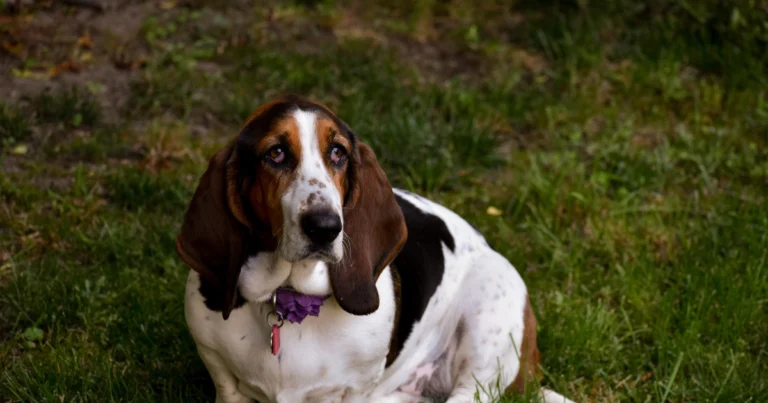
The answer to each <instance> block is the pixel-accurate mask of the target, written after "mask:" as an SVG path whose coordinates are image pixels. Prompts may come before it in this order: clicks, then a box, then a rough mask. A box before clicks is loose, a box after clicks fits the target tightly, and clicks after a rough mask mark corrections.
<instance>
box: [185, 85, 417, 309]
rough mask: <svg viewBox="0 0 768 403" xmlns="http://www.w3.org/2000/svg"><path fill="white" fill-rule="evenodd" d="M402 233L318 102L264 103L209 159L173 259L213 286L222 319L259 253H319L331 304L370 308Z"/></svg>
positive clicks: (370, 160)
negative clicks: (244, 267) (219, 297)
mask: <svg viewBox="0 0 768 403" xmlns="http://www.w3.org/2000/svg"><path fill="white" fill-rule="evenodd" d="M406 236H407V233H406V227H405V221H404V219H403V215H402V212H401V211H400V208H399V207H398V205H397V203H396V201H395V197H394V194H393V192H392V188H391V186H390V184H389V182H388V180H387V177H386V175H385V174H384V172H383V171H382V169H381V168H380V167H379V165H378V163H377V161H376V156H375V155H374V153H373V151H372V150H371V149H370V147H368V146H367V145H365V144H363V143H361V142H360V141H359V140H358V139H357V138H356V136H355V134H354V133H353V132H352V130H350V128H349V127H348V126H347V125H346V124H345V123H344V122H342V121H341V120H340V119H339V118H337V117H336V116H335V115H334V114H333V113H332V112H331V111H330V110H329V109H328V108H326V107H324V106H322V105H320V104H317V103H314V102H310V101H307V100H305V99H302V98H299V97H294V96H289V97H284V98H279V99H276V100H273V101H271V102H268V103H266V104H264V105H262V106H261V107H259V108H258V109H257V110H256V111H255V112H254V113H253V114H251V116H250V117H249V119H248V121H247V123H246V124H245V126H244V127H243V128H242V130H241V131H240V133H239V134H238V135H237V136H236V137H235V138H234V139H232V141H230V143H229V144H228V145H227V146H226V147H225V148H224V149H222V150H220V151H219V152H217V153H216V154H215V155H214V156H213V158H211V161H210V164H209V166H208V170H207V171H206V172H205V174H203V176H202V178H201V179H200V183H199V185H198V188H197V190H196V191H195V195H194V197H193V199H192V202H191V203H190V206H189V209H188V210H187V213H186V216H185V218H184V223H183V225H182V228H181V233H180V234H179V237H178V239H177V241H176V250H177V251H178V253H179V255H180V256H181V258H182V260H183V261H184V262H185V263H187V264H188V265H189V266H190V267H191V268H192V269H193V270H195V271H197V272H198V273H200V274H201V275H202V276H203V277H205V278H206V279H207V280H208V281H210V282H212V283H213V284H214V286H216V287H218V288H220V289H221V290H222V291H223V292H222V294H223V297H224V301H222V302H223V307H224V309H223V312H222V313H223V316H224V318H225V319H226V318H227V317H228V316H229V313H230V312H231V310H232V308H233V306H234V303H235V298H236V287H237V281H238V278H239V275H240V269H241V267H242V265H243V264H244V263H245V261H246V259H248V258H249V257H252V256H254V255H255V254H257V253H259V252H260V251H270V252H275V253H276V254H278V255H279V256H280V257H281V258H282V259H284V260H287V261H289V262H299V261H302V260H308V259H309V260H322V261H324V262H326V263H328V264H329V270H328V275H329V276H330V284H331V286H332V289H333V294H334V296H335V298H336V300H337V301H338V303H339V305H340V306H341V307H342V308H343V309H344V310H346V311H347V312H350V313H352V314H357V315H364V314H368V313H371V312H373V311H375V310H376V309H377V308H378V304H379V299H378V293H377V291H376V286H375V282H376V279H377V277H378V275H379V273H381V271H382V270H383V269H384V267H386V266H387V265H388V264H389V263H390V262H391V261H392V260H393V259H394V258H395V256H396V255H397V253H398V252H399V250H400V248H401V247H402V245H403V244H404V242H405V239H406Z"/></svg>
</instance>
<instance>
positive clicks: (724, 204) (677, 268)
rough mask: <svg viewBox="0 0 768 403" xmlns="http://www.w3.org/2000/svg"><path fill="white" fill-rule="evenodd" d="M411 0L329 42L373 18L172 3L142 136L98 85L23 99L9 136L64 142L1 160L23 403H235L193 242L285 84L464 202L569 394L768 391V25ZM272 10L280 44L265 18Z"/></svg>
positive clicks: (150, 39) (2, 270)
mask: <svg viewBox="0 0 768 403" xmlns="http://www.w3.org/2000/svg"><path fill="white" fill-rule="evenodd" d="M400 3H403V4H400ZM400 3H398V4H399V5H397V6H392V5H391V4H390V3H384V2H381V3H379V4H378V6H376V7H374V6H372V7H369V8H365V9H361V8H360V7H357V8H354V7H353V8H352V9H355V10H357V11H355V12H356V13H358V14H355V16H356V18H358V19H359V21H358V24H360V25H359V26H363V27H366V28H367V29H370V30H375V32H377V33H378V35H380V36H381V37H384V38H387V40H385V41H382V40H381V39H376V38H374V39H371V38H368V39H366V38H365V37H364V38H362V39H361V38H358V37H348V36H345V35H337V36H335V37H329V36H327V35H325V34H324V32H325V31H324V30H327V29H339V30H341V29H342V28H343V27H344V26H343V24H342V22H341V21H346V20H345V19H344V18H343V16H344V15H347V14H349V13H351V11H349V9H347V8H345V7H343V6H341V5H336V4H333V3H332V2H320V4H319V5H317V6H316V7H315V8H307V7H304V6H302V5H296V4H293V3H291V4H282V3H281V4H280V5H278V6H276V7H275V8H273V9H272V11H269V12H268V11H265V10H263V9H261V8H257V9H255V10H250V9H249V10H246V11H242V10H241V12H247V13H251V14H250V15H255V16H256V17H257V18H256V19H255V22H252V23H248V25H247V28H248V29H246V30H245V31H242V30H241V31H238V32H237V33H233V31H234V30H235V29H234V28H230V29H229V30H228V29H226V25H227V24H222V23H221V21H222V20H221V19H222V18H224V17H223V16H224V15H227V14H225V12H226V10H227V7H234V6H227V5H223V6H221V8H217V9H206V8H202V9H197V10H193V11H189V10H184V9H182V10H181V11H178V10H177V14H173V12H168V13H166V14H162V13H158V15H157V16H153V17H152V18H153V19H150V20H148V21H146V22H145V24H144V25H143V28H142V31H141V35H142V38H141V40H142V41H144V42H146V43H147V44H148V46H150V49H151V51H152V60H151V62H150V63H149V64H148V66H147V68H146V69H145V70H143V71H141V72H139V73H137V75H138V79H137V80H135V81H134V82H133V84H132V86H131V91H132V92H131V93H130V94H126V98H127V99H128V102H127V103H126V105H125V106H124V109H123V110H122V111H120V113H119V114H118V115H119V116H121V118H119V119H118V120H119V121H117V122H110V123H109V124H107V123H105V122H104V120H103V119H101V116H102V111H101V109H100V108H101V107H100V106H99V105H100V103H99V100H98V98H97V96H95V95H91V94H89V93H88V91H87V90H85V89H83V88H72V89H66V90H64V91H60V92H52V93H42V94H27V95H28V98H27V99H28V101H25V102H24V103H21V104H19V105H6V106H3V107H2V109H0V136H1V137H2V139H3V144H10V143H13V142H19V141H22V140H23V141H28V142H31V143H30V145H31V148H32V149H33V150H34V149H36V147H37V146H38V144H37V143H35V141H38V140H34V139H32V140H30V138H29V133H30V131H31V130H32V129H33V128H36V127H45V128H46V130H53V133H52V134H51V135H50V136H47V137H45V139H46V140H45V143H44V144H39V146H40V147H42V148H43V149H44V151H45V152H42V153H31V154H29V155H26V156H19V155H12V154H11V153H9V151H8V150H4V151H3V153H4V154H2V156H0V159H2V160H0V162H2V165H1V166H3V167H4V169H7V172H4V174H3V175H2V176H0V200H2V204H1V205H0V253H2V255H0V343H1V344H0V401H50V400H64V401H113V400H115V401H117V400H119V401H124V400H125V401H141V402H144V401H210V400H212V398H213V390H212V385H211V383H210V381H209V377H208V375H207V372H206V371H205V369H204V367H203V365H202V363H201V362H200V360H199V358H198V357H197V354H196V352H195V348H194V344H193V342H192V340H191V338H190V337H189V335H188V333H187V331H186V328H185V324H184V319H183V305H182V302H183V293H182V292H183V287H184V283H185V282H184V278H185V275H186V273H187V268H186V267H185V266H184V265H183V264H182V263H181V262H180V260H179V259H178V258H177V256H176V254H175V251H174V247H173V242H174V238H175V235H176V233H177V231H178V228H179V224H180V222H181V218H182V215H183V213H184V209H185V207H186V203H187V201H188V200H189V197H190V196H191V194H192V191H193V190H194V186H195V184H196V182H197V178H198V177H199V175H200V174H201V173H202V171H203V170H204V169H205V161H206V160H207V157H208V156H209V155H211V153H212V152H213V151H214V150H216V149H217V148H218V147H221V146H222V145H223V144H224V143H225V142H226V140H227V139H228V138H229V137H230V136H232V135H233V134H234V133H236V131H237V129H238V127H239V125H240V124H241V123H242V121H243V119H244V118H245V117H246V116H247V115H248V114H249V113H250V112H251V110H252V109H253V108H255V107H256V106H258V105H259V104H260V103H261V102H264V101H266V100H267V99H269V98H271V97H272V96H275V95H277V94H280V93H283V92H287V91H292V92H297V93H300V94H303V95H305V96H308V97H311V98H314V99H316V100H318V101H321V102H323V103H325V104H327V105H328V106H330V107H331V108H332V109H334V110H335V111H337V112H338V114H339V115H340V116H341V117H342V118H343V119H344V120H345V121H346V122H347V123H349V124H350V126H351V127H352V128H353V130H355V131H356V133H357V134H358V135H359V136H360V137H361V138H362V139H363V140H364V141H366V142H368V143H369V144H371V145H372V146H373V147H374V149H375V150H376V152H377V154H378V155H379V158H380V160H381V162H382V163H383V165H384V166H385V169H386V170H387V172H388V173H389V174H390V178H391V180H392V182H393V183H394V184H395V185H396V186H400V187H405V188H408V189H411V190H413V191H416V192H419V193H422V194H425V195H426V196H428V197H430V198H433V199H434V200H437V201H440V202H442V203H444V204H445V205H447V206H448V207H450V208H452V209H454V210H456V211H457V212H458V213H459V214H461V215H462V216H464V217H465V218H466V219H467V220H469V221H470V222H471V223H473V224H474V225H475V226H477V227H478V228H479V229H480V230H481V231H482V232H483V233H484V234H485V235H486V236H487V238H488V239H489V241H490V242H491V244H492V245H494V247H495V248H496V249H497V250H499V251H500V252H501V253H502V254H504V255H505V256H507V257H508V258H509V259H510V261H511V262H512V263H513V264H515V266H516V267H517V269H518V270H519V271H520V272H521V274H522V276H523V278H524V279H525V281H526V283H527V284H528V287H529V291H530V294H531V300H532V302H533V306H534V310H535V312H536V314H537V317H538V320H539V347H540V349H541V352H542V369H543V372H544V374H545V376H544V379H543V383H544V384H545V385H547V386H548V387H550V388H553V389H555V390H557V391H559V392H561V393H563V394H565V395H567V396H569V397H571V398H573V399H575V400H578V401H598V402H602V401H643V402H645V401H697V402H698V401H719V402H745V401H753V402H760V401H768V321H767V320H766V318H768V308H767V307H766V304H767V303H768V248H766V245H768V209H766V207H765V206H766V196H768V135H767V134H766V133H768V98H767V97H766V94H768V71H767V70H766V65H768V64H766V60H765V58H766V57H767V56H766V54H768V52H765V50H766V36H765V33H764V31H762V28H761V27H763V25H762V24H764V23H765V21H766V19H765V18H763V19H759V18H758V19H756V17H754V15H755V14H754V13H748V12H747V11H750V10H751V11H755V10H757V9H754V10H752V9H750V8H749V7H750V6H749V4H747V2H745V3H744V5H738V6H737V7H736V6H735V7H736V8H728V6H726V5H725V4H724V3H721V2H709V3H707V4H709V6H706V5H703V6H681V5H679V4H678V3H677V2H669V1H662V0H657V1H653V2H647V4H646V2H632V1H628V0H621V1H620V0H615V1H610V2H606V5H602V6H598V5H597V2H575V1H565V2H554V1H547V2H529V1H521V2H518V3H517V6H516V7H514V8H512V9H510V8H509V7H505V6H504V5H503V4H500V2H499V4H497V3H495V2H488V3H487V4H483V5H472V4H470V3H466V2H429V1H427V2H419V4H418V5H416V6H412V5H406V3H404V2H400ZM593 3H594V4H593ZM641 3H642V4H641ZM710 3H711V4H710ZM354 4H356V3H353V5H354ZM643 4H646V5H643ZM750 4H751V3H750ZM408 7H415V8H408ZM734 9H738V10H740V11H739V15H741V16H745V17H744V18H743V19H744V21H742V20H740V19H739V17H738V16H737V17H732V15H734V11H733V10H734ZM724 10H725V11H724ZM270 12H271V13H272V14H271V15H272V17H270V18H273V19H274V21H275V24H277V25H279V26H280V27H281V28H280V29H281V30H282V31H281V34H279V35H278V34H275V33H274V31H273V30H272V28H269V26H268V24H264V23H262V22H260V21H262V20H261V19H260V18H261V17H263V15H264V14H266V13H270ZM345 13H346V14H345ZM411 14H414V15H416V17H412V18H411V19H404V18H403V15H411ZM723 15H725V16H727V18H726V17H723ZM409 18H410V17H409ZM734 18H735V20H734ZM168 21H173V23H174V25H173V29H172V30H171V29H169V28H168V26H167V24H166V23H167V22H168ZM224 21H226V19H225V20H224ZM510 21H517V22H516V23H514V24H513V23H512V22H510ZM731 21H736V22H731ZM368 22H371V23H370V24H369V23H368ZM374 22H375V23H374ZM329 27H330V28H329ZM370 27H373V28H370ZM430 27H431V28H430ZM473 27H474V28H473ZM161 28H162V29H161ZM246 31H247V32H248V34H247V36H246V38H245V40H238V41H235V40H234V39H233V38H236V37H238V36H237V35H240V32H246ZM340 32H341V31H340ZM412 37H415V38H419V39H420V40H428V41H432V43H433V44H438V45H437V46H446V47H451V48H454V49H459V50H460V52H458V55H459V56H456V57H459V58H460V57H462V56H461V55H462V54H468V55H473V56H472V57H476V58H478V59H480V60H481V62H480V65H479V67H476V68H473V69H469V70H468V71H465V72H464V73H465V74H462V75H460V76H461V78H456V77H453V76H450V75H449V76H446V75H445V73H444V72H440V71H438V72H437V73H435V72H434V71H433V70H431V69H430V68H428V66H429V65H430V63H432V62H434V63H438V64H446V65H448V64H450V63H454V62H455V61H454V60H451V58H448V57H446V58H442V59H438V60H434V61H430V60H422V59H421V58H420V57H417V56H407V55H408V54H404V53H402V52H398V51H397V49H398V46H399V45H398V44H402V43H403V41H406V42H407V43H411V44H413V43H417V42H408V41H412V39H411V38H412ZM425 38H426V39H425ZM222 43H226V44H227V46H222V45H221V44H222ZM413 46H418V45H413ZM521 51H522V52H523V53H521ZM521 55H522V56H521ZM424 58H425V59H426V58H428V57H427V56H424ZM525 58H529V59H526V60H523V59H525ZM530 60H535V61H536V63H535V66H534V67H531V64H530V63H529V61H530ZM203 64H204V65H206V66H208V68H207V69H203V68H201V67H200V66H201V65H203ZM210 66H215V71H214V72H211V71H210ZM50 123H56V124H55V125H51V124H50ZM50 126H54V127H53V128H51V127H50ZM200 127H203V128H204V129H205V130H203V131H201V130H199V128H200ZM75 128H77V130H78V131H79V133H81V134H80V135H78V136H75V137H74V138H73V137H72V136H70V135H69V134H70V132H71V131H73V129H75ZM200 133H203V134H200ZM6 139H10V140H6ZM488 207H495V208H496V209H498V210H499V211H501V215H490V214H488V213H487V211H488ZM497 389H498V388H496V391H494V390H495V389H494V385H484V386H482V387H480V388H479V393H489V394H491V395H493V396H497V395H498V393H497ZM500 399H502V400H503V401H532V400H531V399H532V395H526V396H523V397H504V398H500Z"/></svg>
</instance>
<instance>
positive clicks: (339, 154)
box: [331, 147, 347, 165]
mask: <svg viewBox="0 0 768 403" xmlns="http://www.w3.org/2000/svg"><path fill="white" fill-rule="evenodd" d="M346 157H347V152H346V150H344V149H343V148H342V147H333V149H331V162H333V163H334V164H336V165H341V164H342V163H344V159H345V158H346Z"/></svg>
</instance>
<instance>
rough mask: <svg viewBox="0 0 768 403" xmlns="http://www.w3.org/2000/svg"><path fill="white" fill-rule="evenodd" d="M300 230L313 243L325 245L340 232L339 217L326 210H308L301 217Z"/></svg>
mask: <svg viewBox="0 0 768 403" xmlns="http://www.w3.org/2000/svg"><path fill="white" fill-rule="evenodd" d="M301 230H302V231H304V234H305V235H307V237H308V238H309V239H310V240H311V241H312V242H313V243H314V244H315V245H325V244H328V243H330V242H331V241H333V240H334V239H336V236H337V235H339V232H341V217H339V215H338V214H336V213H332V212H327V211H321V212H314V213H313V212H310V213H307V214H304V217H301Z"/></svg>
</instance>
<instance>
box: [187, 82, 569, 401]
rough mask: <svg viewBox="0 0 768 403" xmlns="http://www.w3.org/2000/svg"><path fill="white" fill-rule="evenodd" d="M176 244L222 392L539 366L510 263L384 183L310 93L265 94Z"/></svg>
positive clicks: (439, 209) (471, 376)
mask: <svg viewBox="0 0 768 403" xmlns="http://www.w3.org/2000/svg"><path fill="white" fill-rule="evenodd" d="M176 250H177V252H178V254H179V256H180V257H181V259H182V260H183V261H184V262H185V263H186V264H187V265H188V266H189V267H190V268H191V270H190V273H189V277H188V280H187V285H186V291H185V293H186V295H185V316H186V320H187V324H188V327H189V331H190V333H191V335H192V337H193V339H194V341H195V343H196V344H197V349H198V352H199V355H200V358H201V359H202V361H203V363H204V364H205V366H206V368H207V370H208V372H209V373H210V376H211V378H212V380H213V383H214V385H215V388H216V401H217V402H251V401H254V400H256V401H259V402H281V403H282V402H289V403H295V402H403V403H405V402H419V401H424V400H428V399H438V400H447V401H448V402H468V401H472V400H473V399H474V398H475V394H476V391H477V390H478V386H479V385H480V386H487V385H491V384H493V385H501V388H503V389H504V390H502V392H503V391H506V392H510V393H513V392H522V391H523V389H524V387H525V385H526V384H527V383H529V382H530V381H532V380H534V379H535V377H536V375H537V365H538V360H539V352H538V349H537V346H536V319H535V317H534V314H533V311H532V309H531V305H530V302H529V299H528V293H527V289H526V286H525V283H524V282H523V280H522V278H521V277H520V275H519V274H518V272H517V271H516V270H515V268H514V267H513V266H512V265H511V264H510V263H509V262H508V261H507V260H506V259H505V258H504V257H503V256H502V255H500V254H499V253H497V252H496V251H494V250H493V249H492V248H491V247H490V246H489V245H488V243H487V242H486V240H485V239H484V238H483V236H482V235H481V234H480V233H479V232H478V231H477V230H476V229H475V228H474V227H472V226H471V225H470V224H469V223H467V222H466V221H465V220H463V219H462V218H461V217H459V216H458V215H456V214H455V213H454V212H452V211H450V210H448V209H447V208H445V207H443V206H441V205H439V204H437V203H434V202H432V201H429V200H427V199H425V198H423V197H420V196H418V195H415V194H413V193H410V192H407V191H404V190H398V189H393V188H392V187H391V185H390V183H389V181H388V180H387V176H386V174H385V173H384V171H383V170H382V169H381V168H380V166H379V164H378V162H377V160H376V156H375V154H374V152H373V151H372V150H371V148H370V147H369V146H367V145H366V144H364V143H362V142H361V141H360V140H359V139H358V137H357V136H356V135H355V134H354V133H353V132H352V130H351V129H350V128H349V126H348V125H347V124H346V123H344V122H343V121H342V120H340V119H339V118H338V117H337V116H336V115H335V114H334V113H333V112H331V111H330V110H329V109H328V108H327V107H325V106H323V105H321V104H318V103H315V102H312V101H309V100H306V99H304V98H301V97H298V96H286V97H281V98H277V99H274V100H272V101H270V102H268V103H266V104H264V105H262V106H261V107H259V108H258V109H257V110H256V111H255V112H253V113H252V114H251V116H250V117H249V118H248V120H247V123H246V124H245V125H244V126H243V128H242V130H241V131H240V133H239V134H238V135H237V136H236V137H234V138H233V139H232V140H231V141H230V142H229V143H228V145H227V146H226V147H224V148H223V149H222V150H220V151H218V152H217V153H216V154H215V155H214V156H213V157H212V158H211V160H210V164H209V166H208V169H207V170H206V172H205V173H204V174H203V176H202V177H201V179H200V182H199V184H198V187H197V189H196V191H195V193H194V196H193V198H192V201H191V202H190V205H189V208H188V210H187V212H186V214H185V216H184V221H183V224H182V227H181V230H180V233H179V236H178V239H177V241H176ZM538 393H539V396H540V398H541V399H542V400H543V401H546V402H568V401H569V400H567V399H565V398H564V397H562V396H561V395H559V394H557V393H555V392H553V391H550V390H546V389H542V390H541V391H540V392H538ZM489 399H490V397H489V396H480V400H482V401H487V400H489Z"/></svg>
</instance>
